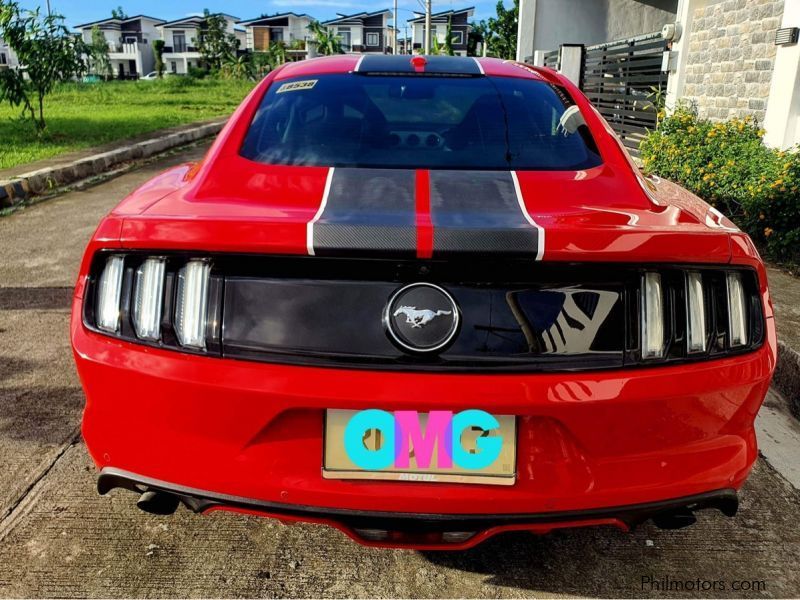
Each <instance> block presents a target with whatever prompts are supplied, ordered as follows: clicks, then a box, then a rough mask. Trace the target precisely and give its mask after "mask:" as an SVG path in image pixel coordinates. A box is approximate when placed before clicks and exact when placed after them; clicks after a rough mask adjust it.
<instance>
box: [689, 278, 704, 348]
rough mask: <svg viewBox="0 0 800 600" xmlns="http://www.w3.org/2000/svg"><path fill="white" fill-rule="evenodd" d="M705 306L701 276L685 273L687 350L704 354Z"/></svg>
mask: <svg viewBox="0 0 800 600" xmlns="http://www.w3.org/2000/svg"><path fill="white" fill-rule="evenodd" d="M707 343H708V337H707V335H706V305H705V297H704V294H703V276H702V275H701V274H700V273H699V272H697V271H688V272H687V273H686V344H687V350H688V351H689V352H690V353H693V352H705V351H706V345H707Z"/></svg>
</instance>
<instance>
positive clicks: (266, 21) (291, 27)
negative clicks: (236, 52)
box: [238, 12, 314, 58]
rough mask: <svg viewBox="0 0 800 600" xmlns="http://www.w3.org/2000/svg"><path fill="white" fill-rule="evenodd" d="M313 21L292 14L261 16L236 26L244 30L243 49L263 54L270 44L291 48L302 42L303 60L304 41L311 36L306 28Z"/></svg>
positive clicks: (303, 16)
mask: <svg viewBox="0 0 800 600" xmlns="http://www.w3.org/2000/svg"><path fill="white" fill-rule="evenodd" d="M313 20H314V19H313V18H312V17H311V16H309V15H306V14H296V13H293V12H288V13H280V14H277V15H271V16H269V15H262V16H260V17H257V18H255V19H247V20H244V21H239V23H238V25H240V26H241V27H244V29H245V44H244V47H245V48H246V49H247V50H250V51H251V52H265V51H266V50H269V47H270V44H272V43H274V42H283V43H284V44H286V46H287V48H293V47H294V46H295V45H297V43H298V42H303V44H302V48H297V50H298V51H301V50H302V52H301V54H303V56H301V58H305V41H306V40H308V38H309V36H310V35H311V34H310V32H309V31H308V26H309V25H310V24H311V21H313Z"/></svg>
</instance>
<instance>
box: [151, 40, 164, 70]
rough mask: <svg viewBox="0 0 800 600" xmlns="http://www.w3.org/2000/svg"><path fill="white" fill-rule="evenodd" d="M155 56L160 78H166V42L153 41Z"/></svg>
mask: <svg viewBox="0 0 800 600" xmlns="http://www.w3.org/2000/svg"><path fill="white" fill-rule="evenodd" d="M153 54H154V56H155V59H156V73H158V78H159V79H162V78H163V77H164V40H153Z"/></svg>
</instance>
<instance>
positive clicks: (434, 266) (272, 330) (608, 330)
mask: <svg viewBox="0 0 800 600" xmlns="http://www.w3.org/2000/svg"><path fill="white" fill-rule="evenodd" d="M287 261H289V262H291V263H294V264H295V265H296V268H295V269H291V273H290V274H288V276H287V273H286V269H285V268H281V269H279V272H273V273H271V274H268V273H266V272H262V273H260V274H255V273H253V274H250V275H246V274H244V273H242V274H241V275H239V276H228V277H226V279H225V296H224V303H223V304H224V311H223V337H222V346H223V354H224V355H227V356H242V357H247V358H252V359H263V360H273V361H274V360H277V361H281V362H283V361H289V362H299V363H304V364H305V363H318V364H326V363H327V364H346V363H349V364H368V365H378V364H380V365H384V366H392V365H396V366H406V367H407V366H408V365H409V364H414V365H417V366H419V367H421V368H443V367H444V368H467V369H472V368H477V369H481V368H502V367H512V368H513V367H525V368H536V367H537V366H538V367H541V368H545V369H546V368H567V369H569V368H580V367H584V368H585V367H586V366H588V365H592V366H594V367H597V368H609V367H619V366H622V364H623V359H624V354H625V327H626V325H625V322H626V319H625V301H624V299H625V292H626V289H628V288H631V287H632V286H635V285H636V283H635V277H633V276H632V275H631V274H630V273H627V272H625V271H624V270H620V271H618V272H617V273H613V274H611V273H605V274H604V276H603V277H602V278H601V279H598V278H596V277H594V278H590V277H589V274H588V273H587V272H586V271H585V269H564V268H562V269H559V271H560V273H558V274H556V273H555V272H554V271H553V270H552V269H543V268H536V267H535V263H532V262H530V261H520V262H519V263H515V262H514V261H508V262H509V264H506V265H504V266H500V265H497V264H489V263H487V264H481V263H475V262H472V263H470V264H467V265H463V266H462V267H453V266H452V265H446V264H444V263H441V264H440V263H436V262H431V263H428V264H426V265H425V266H419V265H415V264H414V263H413V262H407V263H405V262H392V261H333V260H331V261H330V262H328V269H326V271H327V274H326V275H325V276H320V274H318V273H317V271H318V265H317V264H314V263H312V261H308V260H306V259H298V260H291V259H287ZM315 262H316V261H315ZM310 267H313V269H311V270H309V268H310ZM609 275H610V276H609ZM470 280H472V282H470ZM418 281H427V282H432V283H436V284H437V285H439V286H441V287H443V288H444V289H446V290H447V291H448V292H449V293H450V294H451V295H452V296H453V298H454V299H455V301H456V303H457V304H458V306H459V308H460V312H461V326H460V329H459V333H458V335H457V336H456V338H455V340H454V341H453V342H452V344H451V345H450V346H449V347H448V348H447V349H445V350H444V351H443V352H441V353H439V354H437V355H435V356H425V357H419V356H413V355H409V353H407V352H403V351H402V350H400V349H399V348H398V347H397V346H396V345H395V344H393V343H392V341H391V340H390V337H389V336H388V335H387V333H386V331H385V328H384V323H383V319H382V316H383V312H384V310H385V308H386V305H387V302H388V301H389V299H390V297H391V296H392V294H393V293H394V292H396V291H397V290H398V289H399V288H401V287H402V286H403V285H405V284H408V283H414V282H418ZM476 281H478V282H480V283H475V282H476ZM468 282H469V283H468ZM501 282H502V283H501ZM508 282H512V283H508Z"/></svg>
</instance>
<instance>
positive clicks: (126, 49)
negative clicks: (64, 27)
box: [76, 15, 165, 79]
mask: <svg viewBox="0 0 800 600" xmlns="http://www.w3.org/2000/svg"><path fill="white" fill-rule="evenodd" d="M164 22H165V21H164V20H163V19H156V18H154V17H148V16H146V15H137V16H135V17H127V18H125V19H117V18H114V17H112V18H109V19H102V20H100V21H93V22H92V23H84V24H83V25H78V26H77V27H76V29H78V30H80V32H81V37H82V38H83V41H84V42H86V43H87V44H89V43H91V42H92V30H93V29H94V28H95V27H97V28H98V29H99V30H100V31H101V32H102V34H103V36H104V37H105V39H106V42H108V57H109V59H110V60H111V69H112V72H113V74H114V75H115V76H116V77H119V78H120V79H135V78H137V77H141V76H143V75H147V74H148V73H150V72H151V71H153V69H154V68H155V56H154V54H153V41H155V40H157V39H160V37H161V34H160V32H159V30H158V27H159V26H160V25H162V24H163V23H164Z"/></svg>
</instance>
